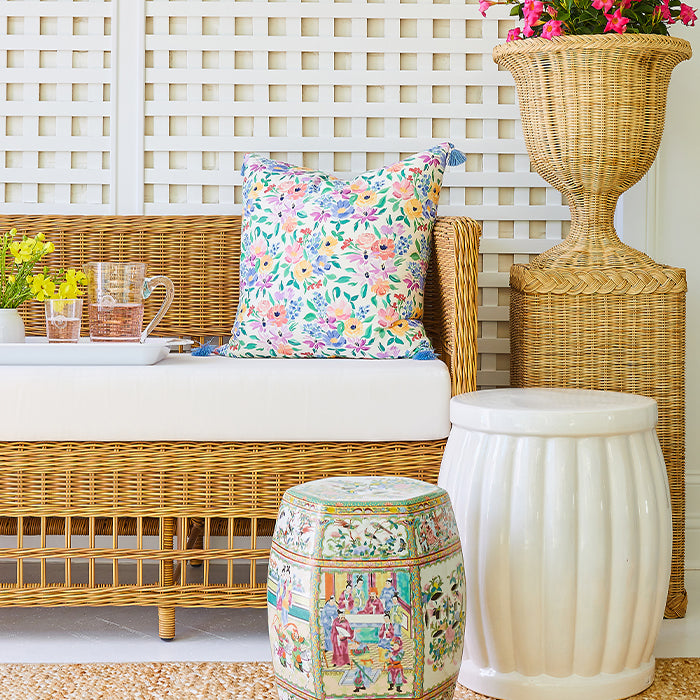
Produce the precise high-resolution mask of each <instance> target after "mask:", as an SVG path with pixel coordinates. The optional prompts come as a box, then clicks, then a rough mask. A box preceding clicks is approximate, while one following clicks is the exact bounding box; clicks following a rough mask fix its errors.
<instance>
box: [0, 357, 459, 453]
mask: <svg viewBox="0 0 700 700" xmlns="http://www.w3.org/2000/svg"><path fill="white" fill-rule="evenodd" d="M0 386H2V388H3V391H2V394H3V400H2V402H0V440H9V441H39V440H41V441H43V440H47V441H53V440H91V441H102V440H105V441H107V440H109V441H117V440H125V441H133V440H144V441H145V440H169V441H170V440H198V441H203V440H211V441H274V442H285V441H292V442H306V441H313V442H319V441H354V440H363V441H364V440H366V441H375V442H376V441H380V442H381V441H392V440H434V439H440V438H445V437H447V435H448V433H449V430H450V418H449V405H450V377H449V373H448V370H447V367H446V366H445V364H444V363H443V362H441V361H439V360H349V359H347V360H346V359H286V358H285V359H272V358H266V359H233V358H227V357H216V356H211V357H192V356H190V355H184V354H182V355H175V354H173V355H170V356H169V357H167V358H166V359H164V360H162V361H161V362H159V363H158V364H155V365H152V366H2V367H0ZM42 399H48V401H49V402H50V405H48V406H47V405H42ZM40 411H42V413H40Z"/></svg>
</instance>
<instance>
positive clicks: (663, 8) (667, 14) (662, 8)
mask: <svg viewBox="0 0 700 700" xmlns="http://www.w3.org/2000/svg"><path fill="white" fill-rule="evenodd" d="M655 12H658V13H659V17H661V19H662V20H664V22H668V23H669V24H675V23H676V20H675V19H673V17H672V16H671V10H669V8H668V0H666V2H665V3H664V4H663V5H657V6H656V8H655Z"/></svg>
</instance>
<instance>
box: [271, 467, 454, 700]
mask: <svg viewBox="0 0 700 700" xmlns="http://www.w3.org/2000/svg"><path fill="white" fill-rule="evenodd" d="M464 587H465V584H464V566H463V562H462V550H461V547H460V541H459V534H458V532H457V527H456V525H455V520H454V514H453V512H452V507H451V506H450V500H449V497H448V495H447V493H446V492H445V491H443V489H441V488H438V487H437V486H433V485H431V484H427V483H424V482H422V481H417V480H415V479H406V478H400V477H377V478H373V477H359V478H352V477H337V478H330V479H321V480H319V481H313V482H310V483H308V484H304V485H302V486H295V487H294V488H292V489H289V491H287V493H286V494H285V495H284V497H283V499H282V504H281V507H280V512H279V517H278V519H277V525H276V527H275V532H274V535H273V541H272V552H271V555H270V566H269V570H268V589H267V590H268V593H267V600H268V622H269V631H270V644H271V646H272V659H273V665H274V670H275V677H276V680H277V688H278V692H279V697H280V699H281V700H289V699H291V698H304V699H305V700H306V699H308V698H318V699H319V700H320V699H322V698H329V699H330V698H358V697H360V698H362V697H368V698H423V699H425V700H428V699H430V700H451V698H452V695H453V693H454V689H455V685H456V682H457V673H458V671H459V664H460V661H461V656H462V644H463V640H464V606H465V600H464Z"/></svg>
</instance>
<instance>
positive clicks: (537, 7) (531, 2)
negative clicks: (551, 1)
mask: <svg viewBox="0 0 700 700" xmlns="http://www.w3.org/2000/svg"><path fill="white" fill-rule="evenodd" d="M543 10H544V5H543V4H542V3H541V2H540V1H539V0H526V2H525V3H524V4H523V14H524V15H525V17H527V16H528V15H531V14H534V13H536V14H538V15H541V14H542V11H543Z"/></svg>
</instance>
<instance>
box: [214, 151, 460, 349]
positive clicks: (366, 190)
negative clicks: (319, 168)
mask: <svg viewBox="0 0 700 700" xmlns="http://www.w3.org/2000/svg"><path fill="white" fill-rule="evenodd" d="M463 160H464V156H463V155H462V154H461V153H460V152H459V151H456V150H452V145H451V144H449V143H442V144H440V145H438V146H435V147H434V148H431V149H429V150H427V151H425V152H423V153H418V154H416V155H413V156H410V157H409V158H406V159H405V160H403V161H401V162H399V163H396V164H395V165H390V166H388V167H386V168H382V169H380V170H376V171H371V172H367V173H364V174H363V175H359V176H358V177H356V178H355V179H353V180H351V181H349V182H345V181H341V180H339V179H337V178H335V177H333V176H331V175H327V174H324V173H321V172H316V171H310V170H306V169H304V168H299V167H295V166H293V165H289V164H287V163H280V162H276V161H272V160H269V159H267V158H264V157H262V156H260V155H257V154H249V155H248V156H246V159H245V161H244V164H243V170H242V172H243V175H244V179H243V197H244V211H243V228H242V236H241V251H242V252H241V271H240V279H241V289H240V300H239V306H238V312H237V315H236V321H235V324H234V327H233V330H232V336H231V340H230V341H229V343H228V345H227V346H224V347H223V348H221V350H220V353H221V354H223V355H228V356H230V357H346V358H352V357H362V358H375V359H381V358H406V357H417V358H419V359H422V358H428V357H430V358H432V357H434V354H433V352H432V348H431V345H430V341H429V340H428V337H427V336H426V333H425V329H424V328H423V323H422V316H423V290H424V287H425V277H426V273H427V269H428V260H429V252H430V236H431V232H432V227H433V224H434V223H435V219H436V217H437V203H438V198H439V196H440V187H441V184H442V176H443V173H444V171H445V167H446V165H447V164H448V161H449V162H450V163H459V162H463Z"/></svg>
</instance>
